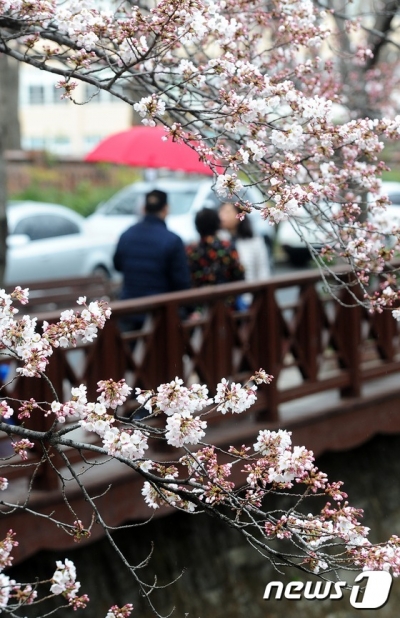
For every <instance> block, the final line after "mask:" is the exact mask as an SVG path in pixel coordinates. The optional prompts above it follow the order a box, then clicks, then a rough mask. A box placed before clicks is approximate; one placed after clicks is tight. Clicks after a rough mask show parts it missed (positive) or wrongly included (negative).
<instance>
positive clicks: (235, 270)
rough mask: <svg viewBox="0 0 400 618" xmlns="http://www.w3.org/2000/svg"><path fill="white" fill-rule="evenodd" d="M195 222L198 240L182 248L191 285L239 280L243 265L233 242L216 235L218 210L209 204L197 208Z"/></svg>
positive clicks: (216, 283)
mask: <svg viewBox="0 0 400 618" xmlns="http://www.w3.org/2000/svg"><path fill="white" fill-rule="evenodd" d="M195 225H196V229H197V231H198V233H199V235H200V241H199V242H198V243H193V244H191V245H188V246H187V248H186V253H187V256H188V261H189V269H190V275H191V278H192V284H193V286H194V287H201V286H204V285H218V284H220V283H229V282H232V281H243V280H244V268H243V266H242V265H241V263H240V261H239V256H238V253H237V251H236V249H235V247H234V245H233V244H232V243H231V242H230V241H228V240H221V239H220V238H218V236H217V232H218V230H219V228H220V219H219V215H218V212H217V211H216V210H214V209H212V208H203V209H202V210H199V212H198V213H197V215H196V218H195Z"/></svg>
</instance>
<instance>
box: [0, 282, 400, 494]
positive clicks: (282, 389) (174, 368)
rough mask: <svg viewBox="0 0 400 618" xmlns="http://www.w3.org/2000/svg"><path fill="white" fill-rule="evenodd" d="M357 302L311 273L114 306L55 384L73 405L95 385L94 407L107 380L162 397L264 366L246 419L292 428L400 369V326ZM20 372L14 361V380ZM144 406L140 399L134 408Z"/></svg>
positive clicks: (26, 386)
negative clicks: (236, 302) (325, 400)
mask: <svg viewBox="0 0 400 618" xmlns="http://www.w3.org/2000/svg"><path fill="white" fill-rule="evenodd" d="M240 294H251V296H252V303H251V305H250V307H249V309H248V310H246V311H240V312H239V311H234V310H232V308H231V307H232V303H231V302H230V300H231V299H232V297H234V296H236V295H240ZM350 301H352V299H351V297H350V296H349V295H348V293H347V292H346V291H343V292H342V293H341V296H340V302H337V301H335V300H333V298H332V297H331V296H330V295H329V294H327V293H326V292H325V291H324V288H323V285H322V283H321V279H320V277H319V273H318V272H317V271H307V272H300V273H297V274H296V275H295V276H294V275H293V274H288V275H283V276H278V277H274V278H271V279H270V280H269V281H267V282H264V283H257V284H251V283H234V284H226V285H220V286H217V287H208V288H202V289H197V290H190V291H187V292H177V293H173V294H166V295H160V296H151V297H146V298H141V299H136V300H126V301H118V302H113V303H111V306H112V318H111V320H110V321H109V323H107V325H106V327H105V329H104V331H102V332H100V333H99V336H98V338H97V339H96V340H95V342H94V344H90V345H82V344H80V345H79V346H78V347H77V348H76V349H56V350H55V351H54V358H53V359H52V362H51V363H50V366H49V370H48V377H49V378H50V380H51V381H52V383H53V385H54V388H55V390H56V391H57V393H59V396H60V398H62V397H66V398H68V397H69V393H70V388H71V386H75V385H78V384H80V383H85V384H86V385H87V388H88V396H89V399H92V400H94V399H96V397H97V382H98V381H99V380H101V379H106V378H113V379H116V380H119V379H120V378H123V377H124V378H125V379H126V381H127V383H128V384H129V385H130V386H132V387H133V388H135V387H139V388H144V389H152V388H156V387H157V386H158V385H159V384H161V383H164V382H168V381H170V380H172V379H174V378H175V376H179V377H182V378H183V380H184V382H185V383H187V384H190V383H193V382H198V381H200V382H202V383H205V384H207V385H208V387H209V389H210V391H211V392H213V391H214V389H215V387H216V384H217V383H218V382H219V380H220V379H221V378H222V377H230V378H231V379H232V380H234V381H245V380H247V379H248V378H249V377H250V376H251V375H252V374H253V373H254V371H255V370H257V369H259V368H260V367H262V368H263V369H265V370H266V371H267V372H268V373H270V374H272V375H273V376H274V380H273V382H272V384H271V385H269V386H265V387H262V388H261V389H260V391H259V397H258V401H257V404H256V406H255V407H254V409H253V410H252V411H251V412H249V413H248V414H247V415H244V417H245V422H246V424H247V425H246V427H247V428H246V431H251V428H250V429H249V427H248V425H249V424H250V425H251V423H254V424H257V425H258V424H259V423H260V422H262V423H263V424H264V425H268V424H270V425H271V424H272V425H274V426H276V425H278V424H279V423H282V422H283V421H285V414H286V412H287V407H288V405H289V404H293V403H295V404H296V406H297V407H298V406H299V404H301V402H304V406H303V410H302V412H301V413H302V415H303V416H304V414H307V413H310V414H311V413H312V414H315V413H318V405H319V406H323V405H325V404H322V403H321V400H318V399H317V400H315V399H314V401H313V406H312V405H311V404H310V403H309V402H310V398H312V397H313V396H318V395H326V394H329V398H330V401H331V402H333V401H336V402H337V401H339V402H340V401H346V400H348V399H349V398H357V397H360V396H361V395H362V393H363V388H364V387H365V386H366V385H371V381H372V380H374V379H378V378H381V377H383V376H388V375H394V374H396V373H397V372H398V371H399V370H400V337H399V326H398V323H397V322H396V321H395V320H394V319H393V317H392V316H391V314H390V312H383V313H382V314H370V313H369V312H368V311H366V310H364V309H363V308H362V307H360V306H357V307H352V308H349V307H348V306H346V304H347V303H350ZM196 308H200V311H196V312H194V310H195V309H196ZM138 314H139V315H143V314H145V315H146V320H145V323H144V326H143V328H142V329H141V330H138V331H131V332H121V330H120V328H119V326H120V323H121V320H122V319H124V318H126V317H127V316H130V315H138ZM58 315H59V314H58V313H57V312H54V313H46V314H41V315H39V316H38V320H39V323H40V322H41V321H43V320H47V321H48V322H51V321H55V320H56V319H57V318H58ZM14 371H15V367H14V366H13V364H12V363H11V364H10V371H9V375H8V376H7V379H9V378H10V377H12V376H13V375H14ZM399 390H400V385H399ZM5 391H6V392H7V395H8V396H10V397H13V398H14V399H16V400H18V399H22V398H24V399H25V398H30V397H33V398H34V399H36V400H37V401H48V400H51V399H52V398H53V396H52V393H51V391H50V389H49V386H48V384H47V382H46V381H45V380H43V379H36V378H25V377H16V378H15V379H14V380H12V381H11V383H10V384H9V385H8V386H7V387H6V388H5ZM135 405H136V404H135V399H134V397H132V399H131V400H130V401H129V402H128V405H127V408H132V407H134V406H135ZM285 406H286V407H285ZM312 408H313V409H312ZM285 410H286V412H285ZM51 422H52V421H51V419H50V418H44V417H43V415H40V414H38V415H37V416H36V417H33V418H31V419H30V420H29V425H30V426H31V427H32V428H35V429H37V430H39V431H45V430H47V429H48V428H49V426H50V424H51ZM213 422H214V424H215V427H219V433H220V435H221V439H222V436H223V434H224V432H225V433H226V435H227V434H228V433H229V434H230V435H232V437H235V435H236V436H237V439H238V440H239V439H240V435H241V434H242V433H243V431H244V425H243V422H244V421H243V420H242V419H241V417H240V418H239V417H236V418H235V419H232V418H228V417H223V418H221V417H220V416H218V417H217V416H215V418H214V419H210V420H209V423H211V425H212V424H213ZM241 423H242V425H241ZM14 473H16V471H14ZM4 474H5V472H4ZM6 476H7V475H6ZM55 481H56V479H55V477H54V474H53V472H52V470H51V466H50V465H49V464H48V463H47V464H46V463H44V464H43V465H42V466H41V473H40V474H37V476H36V483H37V486H40V487H42V488H51V487H54V483H55Z"/></svg>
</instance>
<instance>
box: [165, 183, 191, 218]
mask: <svg viewBox="0 0 400 618" xmlns="http://www.w3.org/2000/svg"><path fill="white" fill-rule="evenodd" d="M196 193H197V191H196V190H195V189H193V191H191V190H187V191H168V204H169V214H171V215H183V214H185V213H186V212H189V211H190V209H191V207H192V204H193V201H194V198H195V197H196Z"/></svg>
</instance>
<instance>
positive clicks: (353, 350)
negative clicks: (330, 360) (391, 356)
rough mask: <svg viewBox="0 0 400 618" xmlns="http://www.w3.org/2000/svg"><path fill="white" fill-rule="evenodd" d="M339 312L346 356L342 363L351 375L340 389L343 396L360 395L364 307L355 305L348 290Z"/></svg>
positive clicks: (343, 352)
mask: <svg viewBox="0 0 400 618" xmlns="http://www.w3.org/2000/svg"><path fill="white" fill-rule="evenodd" d="M341 303H343V304H341V305H339V306H338V313H337V334H338V337H339V341H340V349H341V351H342V354H343V356H344V358H343V360H342V365H344V367H345V368H346V370H347V374H348V376H349V382H348V385H347V386H345V387H343V388H342V389H341V391H340V394H341V396H342V397H359V396H360V395H361V351H360V342H361V314H362V308H361V307H360V306H359V305H356V306H345V305H354V298H353V297H352V296H351V294H350V292H349V291H348V290H345V292H344V294H343V295H342V297H341Z"/></svg>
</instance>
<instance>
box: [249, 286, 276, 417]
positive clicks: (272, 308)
mask: <svg viewBox="0 0 400 618" xmlns="http://www.w3.org/2000/svg"><path fill="white" fill-rule="evenodd" d="M255 301H256V305H255V311H256V312H257V314H256V322H255V335H256V338H257V344H258V345H257V348H258V354H257V357H258V359H259V361H260V367H257V368H256V369H260V368H262V369H264V370H265V371H266V372H267V373H269V374H271V375H273V376H274V379H273V380H272V382H271V384H269V385H268V386H265V393H266V399H267V402H268V408H267V409H266V410H265V411H262V412H259V413H258V414H257V420H260V421H266V422H268V421H272V422H273V421H278V420H279V391H278V377H279V372H280V362H281V354H282V341H281V337H280V333H281V315H280V310H279V307H278V305H277V302H276V299H275V287H274V286H273V285H268V286H267V287H265V288H264V289H263V290H262V291H260V292H259V293H258V294H257V298H256V299H255ZM259 301H260V304H259V306H258V307H257V304H258V302H259Z"/></svg>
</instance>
